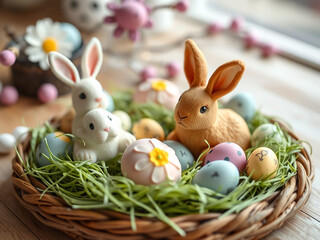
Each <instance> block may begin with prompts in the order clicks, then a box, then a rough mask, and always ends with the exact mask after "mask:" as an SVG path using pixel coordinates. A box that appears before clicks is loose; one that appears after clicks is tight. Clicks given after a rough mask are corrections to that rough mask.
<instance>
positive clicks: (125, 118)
mask: <svg viewBox="0 0 320 240" xmlns="http://www.w3.org/2000/svg"><path fill="white" fill-rule="evenodd" d="M112 114H113V115H116V116H118V118H119V119H120V122H121V128H122V129H123V130H125V131H130V130H131V126H132V122H131V118H130V116H129V115H128V113H126V112H124V111H121V110H117V111H114V112H113V113H112Z"/></svg>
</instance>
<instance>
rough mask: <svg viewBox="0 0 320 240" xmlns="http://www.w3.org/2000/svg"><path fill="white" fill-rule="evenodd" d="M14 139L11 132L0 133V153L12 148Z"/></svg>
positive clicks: (14, 142)
mask: <svg viewBox="0 0 320 240" xmlns="http://www.w3.org/2000/svg"><path fill="white" fill-rule="evenodd" d="M15 144H16V139H15V137H14V136H13V135H12V134H9V133H2V134H0V153H8V152H10V151H12V150H13V148H14V145H15Z"/></svg>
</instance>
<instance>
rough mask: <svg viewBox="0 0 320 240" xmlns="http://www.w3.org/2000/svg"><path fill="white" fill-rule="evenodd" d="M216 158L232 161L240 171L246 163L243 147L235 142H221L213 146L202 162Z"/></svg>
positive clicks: (215, 159)
mask: <svg viewBox="0 0 320 240" xmlns="http://www.w3.org/2000/svg"><path fill="white" fill-rule="evenodd" d="M217 160H225V161H228V162H231V163H233V164H234V165H235V166H236V167H237V168H238V170H239V172H240V173H241V172H242V170H243V169H244V168H245V166H246V163H247V158H246V155H245V153H244V151H243V149H242V148H241V147H240V146H239V145H238V144H235V143H232V142H223V143H220V144H218V145H216V146H215V147H213V148H212V149H211V150H210V151H209V152H208V154H207V155H206V157H205V159H204V164H208V163H210V162H213V161H217Z"/></svg>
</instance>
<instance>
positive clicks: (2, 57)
mask: <svg viewBox="0 0 320 240" xmlns="http://www.w3.org/2000/svg"><path fill="white" fill-rule="evenodd" d="M15 61H16V55H15V54H14V53H13V52H12V51H10V50H3V51H2V52H1V53H0V63H1V64H2V65H4V66H11V65H13V64H14V62H15Z"/></svg>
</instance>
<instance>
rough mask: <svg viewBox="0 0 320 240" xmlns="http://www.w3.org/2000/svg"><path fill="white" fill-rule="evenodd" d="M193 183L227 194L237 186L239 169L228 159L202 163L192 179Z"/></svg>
mask: <svg viewBox="0 0 320 240" xmlns="http://www.w3.org/2000/svg"><path fill="white" fill-rule="evenodd" d="M192 183H193V184H198V185H199V186H200V187H206V188H210V189H211V190H214V191H216V192H218V193H222V194H228V193H230V192H231V191H232V190H233V189H235V188H236V187H237V186H238V183H239V171H238V169H237V168H236V166H235V165H234V164H232V163H230V162H228V161H223V160H218V161H213V162H210V163H208V164H206V165H204V166H203V167H202V168H201V169H200V170H199V171H198V172H197V173H196V174H195V175H194V178H193V180H192Z"/></svg>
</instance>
